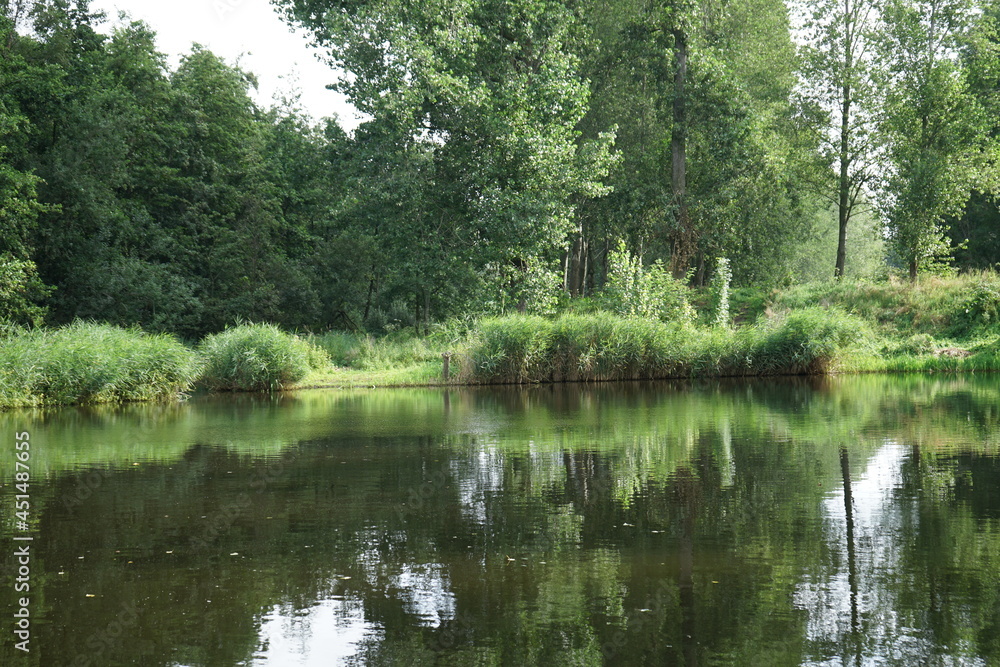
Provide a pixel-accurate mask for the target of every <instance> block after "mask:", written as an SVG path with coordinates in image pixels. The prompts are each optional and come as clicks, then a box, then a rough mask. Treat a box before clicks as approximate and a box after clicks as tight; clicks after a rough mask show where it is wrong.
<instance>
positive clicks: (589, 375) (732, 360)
mask: <svg viewBox="0 0 1000 667" xmlns="http://www.w3.org/2000/svg"><path fill="white" fill-rule="evenodd" d="M866 332H869V328H868V327H867V326H866V325H865V324H864V322H862V321H861V320H859V319H858V318H857V317H854V316H851V315H849V314H847V313H844V312H842V311H839V310H836V309H824V308H818V307H817V308H806V309H803V310H801V311H797V312H793V313H788V314H785V315H779V316H775V317H763V318H761V319H760V320H759V321H758V322H757V323H755V324H753V325H751V326H747V327H743V328H741V329H738V330H732V329H729V328H727V327H713V328H698V327H694V326H690V325H686V324H678V323H663V322H660V321H657V320H650V319H642V318H630V317H619V316H616V315H613V314H609V313H594V314H590V315H564V316H562V317H559V318H557V319H555V320H548V319H545V318H542V317H535V316H525V315H515V316H509V317H503V318H493V319H488V320H484V321H483V322H481V323H480V326H479V330H478V332H477V333H476V334H475V335H474V337H473V342H472V345H471V347H470V350H469V353H468V354H467V355H466V356H465V367H464V368H463V376H464V379H466V380H467V381H470V382H479V383H529V382H549V381H554V382H560V381H603V380H639V379H664V378H683V377H718V376H744V375H804V374H817V373H826V372H829V371H830V370H831V369H832V368H833V366H834V364H835V363H836V361H837V359H838V358H839V356H840V355H842V354H843V353H844V352H845V351H846V350H848V349H849V348H851V347H852V346H854V345H856V344H857V342H858V341H859V340H863V339H865V337H866V336H867V333H866Z"/></svg>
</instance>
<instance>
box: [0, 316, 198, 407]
mask: <svg viewBox="0 0 1000 667" xmlns="http://www.w3.org/2000/svg"><path fill="white" fill-rule="evenodd" d="M197 374H198V359H197V355H195V354H194V352H192V351H191V350H190V349H188V348H187V347H185V346H184V345H183V344H181V343H180V342H179V341H178V340H177V339H176V338H174V337H173V336H169V335H166V334H147V333H143V332H141V331H138V330H135V329H122V328H120V327H115V326H109V325H105V324H94V323H90V322H75V323H73V324H71V325H69V326H66V327H62V328H59V329H49V330H42V329H35V330H30V331H29V330H26V329H6V330H4V332H3V341H2V344H0V406H2V407H18V406H32V405H68V404H73V403H109V402H123V401H143V400H154V399H160V398H166V397H170V396H174V395H176V394H178V393H180V392H183V391H185V390H187V389H189V388H190V386H191V384H192V383H193V382H194V380H195V378H196V377H197Z"/></svg>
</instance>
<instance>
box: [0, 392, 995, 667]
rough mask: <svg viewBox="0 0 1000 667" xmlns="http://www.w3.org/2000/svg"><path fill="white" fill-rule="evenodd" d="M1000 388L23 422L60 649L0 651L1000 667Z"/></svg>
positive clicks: (248, 406)
mask: <svg viewBox="0 0 1000 667" xmlns="http://www.w3.org/2000/svg"><path fill="white" fill-rule="evenodd" d="M998 399H1000V387H998V386H997V385H996V383H995V382H993V381H990V380H988V379H987V380H984V379H981V378H973V377H967V378H954V377H932V378H925V377H858V378H832V379H823V380H808V381H768V382H729V383H701V384H693V385H692V384H679V383H661V384H640V383H634V384H627V385H598V386H589V387H575V386H556V387H532V388H526V389H525V388H518V389H501V390H493V389H469V390H448V391H439V390H396V391H357V392H353V391H352V392H303V393H301V394H296V395H290V396H282V397H275V398H266V397H251V396H237V397H226V398H221V399H218V398H216V399H208V398H202V399H195V400H192V401H190V402H188V403H187V404H182V405H153V406H130V407H126V408H117V409H115V408H91V409H70V410H58V411H37V412H31V413H7V414H4V415H0V427H2V431H3V432H7V433H13V432H14V431H15V430H18V431H20V430H24V429H29V430H30V431H31V433H32V442H33V443H36V444H35V445H34V447H35V449H34V450H33V457H34V458H33V466H34V467H33V471H35V472H34V474H35V475H36V477H35V483H34V485H33V486H32V503H33V505H32V506H33V509H34V514H33V519H32V521H33V524H32V529H33V534H34V535H35V536H36V540H37V541H36V542H35V546H36V547H37V550H36V551H35V552H34V557H35V560H34V565H33V566H34V568H35V570H34V572H35V574H34V575H33V577H34V578H33V580H32V587H33V588H32V593H33V596H32V605H33V613H34V614H35V617H36V619H37V624H36V625H35V626H34V627H35V632H36V633H37V634H36V636H35V638H36V640H37V643H33V647H37V650H33V651H32V653H31V654H29V655H21V654H19V653H16V652H15V651H16V649H14V647H13V641H12V638H11V637H10V636H5V637H4V638H3V640H2V644H0V663H2V664H26V665H39V666H41V665H45V666H46V667H47V666H48V665H88V664H92V665H102V666H103V665H119V664H121V665H132V664H142V665H150V666H157V665H164V666H166V665H213V666H214V665H240V664H242V665H314V664H317V665H318V664H324V665H329V664H373V665H380V664H385V665H394V664H407V665H418V664H478V663H491V664H493V663H499V664H507V663H522V664H544V663H551V664H553V665H561V664H574V665H575V664H621V665H635V664H769V665H771V664H774V665H782V664H788V665H794V664H812V665H863V664H921V663H924V664H926V663H932V664H977V663H978V662H982V663H983V664H989V663H993V662H996V661H998V660H1000V632H998V630H1000V589H998V587H997V586H995V581H994V578H995V573H996V572H998V571H1000V492H998V491H997V489H1000V484H998V482H1000V462H998V458H997V456H996V454H997V451H998V449H997V448H998V445H1000V429H998V424H997V405H998V404H1000V403H998ZM13 472H14V471H13V469H12V461H11V460H10V458H9V457H0V479H2V480H3V481H4V486H3V490H2V494H0V502H3V503H4V507H11V506H12V502H13V494H14V489H13V485H12V484H11V481H12V480H13ZM6 516H7V515H5V517H6ZM3 530H4V537H5V540H7V541H6V543H7V544H10V543H11V542H10V540H9V538H10V537H11V535H12V532H13V526H12V525H11V522H10V520H8V521H5V523H4V525H3ZM4 567H5V568H7V570H6V573H7V574H8V575H9V574H10V572H11V571H12V570H11V568H12V567H13V561H12V559H11V558H10V557H9V556H8V557H7V558H6V559H5V561H4ZM8 581H9V579H8ZM0 599H2V600H3V602H4V604H5V605H6V606H5V608H4V613H12V609H13V605H14V600H13V593H12V592H11V590H10V588H7V589H6V590H5V591H4V593H3V594H2V596H0ZM8 618H10V616H8ZM15 660H16V661H17V662H14V661H15Z"/></svg>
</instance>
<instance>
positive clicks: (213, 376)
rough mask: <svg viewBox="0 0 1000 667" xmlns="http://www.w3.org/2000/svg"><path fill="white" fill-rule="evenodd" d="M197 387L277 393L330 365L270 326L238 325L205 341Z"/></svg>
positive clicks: (297, 340)
mask: <svg viewBox="0 0 1000 667" xmlns="http://www.w3.org/2000/svg"><path fill="white" fill-rule="evenodd" d="M198 351H199V352H200V353H201V355H202V357H203V358H204V369H203V371H202V375H201V378H200V379H199V384H201V385H202V386H205V387H207V388H209V389H213V390H216V391H278V390H281V389H285V388H288V387H289V386H291V385H293V384H295V383H297V382H299V381H300V380H303V379H304V378H305V377H306V376H308V375H309V374H310V372H312V371H313V370H317V369H323V368H326V367H328V366H329V365H330V358H329V356H328V355H327V354H326V352H324V351H323V350H321V349H320V348H318V347H316V346H315V345H313V344H311V343H309V342H308V341H306V340H303V339H301V338H299V337H297V336H294V335H292V334H288V333H285V332H283V331H281V330H280V329H278V327H276V326H274V325H273V324H241V325H239V326H236V327H233V328H230V329H226V330H225V331H223V332H221V333H217V334H212V335H210V336H208V337H206V338H205V339H204V340H203V341H202V342H201V344H200V345H199V346H198Z"/></svg>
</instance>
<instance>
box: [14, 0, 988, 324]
mask: <svg viewBox="0 0 1000 667" xmlns="http://www.w3.org/2000/svg"><path fill="white" fill-rule="evenodd" d="M276 4H277V5H278V6H279V8H280V9H281V10H282V11H283V12H284V15H285V17H286V18H287V19H288V21H289V22H290V23H295V24H299V25H302V26H305V27H306V28H307V29H309V30H311V31H312V32H313V34H314V35H315V38H316V41H317V42H318V43H319V44H320V45H321V46H323V47H324V48H326V49H328V50H329V53H330V56H331V58H332V59H333V61H335V62H336V63H337V64H338V65H340V66H341V67H342V68H343V69H344V70H345V71H346V72H348V73H349V75H350V76H348V77H345V78H344V81H343V83H342V84H341V89H342V90H344V91H345V92H346V93H347V94H348V95H349V97H350V99H351V101H352V102H353V103H354V104H355V106H356V107H357V108H358V109H360V110H361V111H363V112H365V113H366V114H368V116H369V120H368V121H366V122H364V123H362V124H361V125H360V126H359V127H358V128H357V129H356V130H355V131H354V132H353V133H352V134H350V135H348V134H346V133H345V132H344V131H343V130H342V129H341V128H340V126H339V125H338V124H337V123H336V122H335V121H334V120H326V121H324V122H322V123H319V124H317V123H315V122H314V121H312V120H311V119H310V118H309V117H308V116H307V115H306V114H304V113H302V112H301V111H300V110H298V109H297V108H296V105H295V102H294V100H292V101H289V102H286V103H284V104H278V105H275V106H274V107H272V108H269V109H263V108H260V107H259V106H258V105H256V104H255V103H254V102H253V101H252V99H251V97H250V94H249V93H250V91H251V89H252V87H253V85H254V80H253V76H252V74H250V73H248V72H244V71H242V70H240V69H239V68H238V67H235V66H233V65H231V64H228V63H225V62H224V61H222V60H220V59H219V58H218V57H216V56H215V55H213V54H212V53H210V52H209V51H207V50H205V49H203V48H201V47H198V46H195V47H194V48H193V49H192V51H191V52H190V53H189V54H188V55H186V56H184V57H183V58H182V59H181V61H180V64H179V66H178V67H176V69H170V68H168V66H167V63H166V59H165V57H164V56H163V55H162V54H160V53H158V52H157V51H156V48H155V35H154V34H153V33H152V32H151V30H150V29H149V28H148V27H147V26H145V25H144V24H142V23H139V22H133V23H124V24H121V25H118V26H117V27H114V28H113V29H107V31H106V29H105V27H104V25H105V24H104V23H103V20H102V17H100V16H98V15H95V14H94V13H92V12H90V10H89V8H88V5H87V2H86V0H6V2H3V3H0V257H2V259H0V317H3V318H4V319H7V320H12V321H14V322H17V323H36V324H37V323H40V322H42V321H43V320H44V321H46V322H48V323H53V324H59V323H65V322H70V321H73V320H74V319H78V318H84V319H96V320H102V321H108V322H110V323H115V324H125V325H132V324H137V325H140V326H141V327H143V328H145V329H148V330H151V331H169V332H174V333H177V334H179V335H181V336H184V337H186V338H189V339H194V338H199V337H201V336H203V335H204V334H206V333H210V332H214V331H219V330H221V329H222V328H224V327H225V326H226V325H227V324H230V323H232V322H235V321H239V320H241V319H244V320H253V321H271V322H275V323H278V324H280V325H283V326H285V327H288V328H298V329H312V330H318V329H325V328H330V327H336V328H344V327H347V328H350V327H354V326H357V327H361V328H366V329H368V330H385V329H391V328H393V327H399V326H413V325H416V327H417V328H418V329H420V328H421V327H423V328H426V327H427V324H428V323H429V322H431V321H435V320H441V319H444V318H448V317H454V316H462V315H470V314H473V315H478V314H501V313H505V312H511V311H528V312H538V313H544V312H549V311H552V310H553V309H554V308H556V307H557V305H558V304H559V303H560V302H561V301H562V302H565V301H566V300H567V299H569V298H571V297H590V296H594V295H598V294H600V290H601V289H602V287H603V286H604V285H605V283H606V282H607V281H608V276H609V268H610V269H611V270H613V269H614V257H615V253H616V252H618V253H620V252H621V250H620V244H621V243H624V244H625V247H626V248H627V252H628V254H627V255H626V257H628V258H629V261H635V262H638V263H639V265H640V267H641V266H646V267H651V266H653V265H654V264H656V263H658V265H657V266H658V268H657V270H658V271H665V272H666V273H668V274H671V275H672V276H673V277H674V278H675V279H678V280H682V281H686V282H687V283H688V284H691V285H696V286H699V285H705V284H707V283H708V281H709V280H710V279H711V277H712V276H713V275H714V274H715V273H717V271H716V269H717V267H718V266H719V259H720V258H727V260H728V262H727V265H728V267H729V270H731V274H732V279H733V282H734V284H735V285H748V284H753V285H758V286H772V285H780V284H789V283H791V282H796V281H802V280H812V279H817V278H820V277H832V276H833V275H834V273H835V271H836V273H838V274H848V275H849V274H855V275H858V274H866V275H885V274H886V273H888V272H889V271H892V270H898V271H902V272H907V271H908V272H909V273H910V274H911V275H913V276H915V275H916V274H917V273H918V272H919V271H923V270H942V268H947V267H949V266H950V267H952V268H954V267H959V268H961V267H985V266H991V265H992V264H993V263H994V262H995V261H997V260H998V258H1000V238H998V233H997V231H996V230H997V229H998V228H1000V227H998V224H1000V215H998V213H997V207H996V204H995V203H994V200H993V191H994V189H995V188H996V187H997V182H998V179H997V170H996V168H995V164H994V161H995V156H996V155H997V153H998V149H997V144H996V141H995V139H996V135H997V118H998V117H1000V114H997V104H996V103H997V92H998V89H1000V88H998V84H997V82H998V80H1000V64H998V61H997V59H996V54H997V51H998V46H1000V38H998V37H997V34H996V32H995V18H996V16H997V8H996V6H994V5H993V4H988V3H986V4H984V2H982V1H979V2H976V3H971V2H959V1H957V0H932V1H931V2H924V3H920V4H916V3H913V2H910V1H909V0H878V1H877V2H876V1H874V0H872V1H871V2H869V1H868V0H863V2H862V0H858V3H857V6H856V7H854V8H853V9H851V11H850V12H847V13H844V12H843V11H842V8H843V6H842V5H839V4H837V3H830V4H824V3H818V4H817V3H811V4H810V5H809V6H806V5H805V4H803V5H801V6H800V7H798V8H796V7H793V8H792V10H793V12H796V13H797V14H799V15H801V16H799V18H797V19H796V21H794V23H795V25H797V26H800V27H799V28H798V29H797V30H798V32H797V34H795V35H793V31H792V28H791V25H792V23H793V22H791V21H790V20H789V9H788V8H787V7H786V6H785V4H784V3H783V2H782V1H781V0H726V1H724V2H721V3H720V2H670V3H667V2H657V1H654V0H616V1H612V2H596V1H594V2H590V1H568V0H563V1H556V0H473V1H472V2H468V1H463V2H452V1H450V0H442V1H441V2H434V3H412V2H403V1H401V0H399V1H397V0H380V1H379V2H366V1H362V2H357V1H353V0H352V1H351V2H333V1H332V0H281V1H280V2H277V3H276ZM793 37H795V38H796V39H795V40H793ZM796 40H797V42H796ZM796 43H798V46H797V45H796ZM838 245H839V251H838ZM637 275H642V271H641V270H640V271H639V272H638V274H637ZM665 284H667V283H665Z"/></svg>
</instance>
